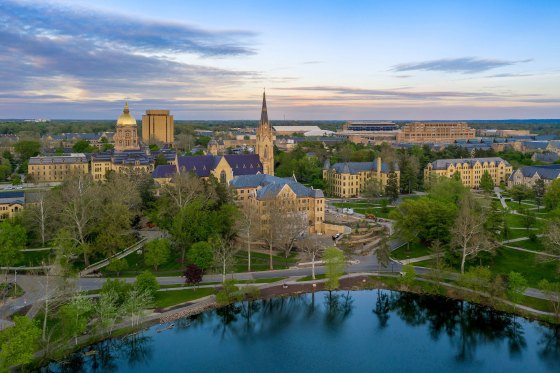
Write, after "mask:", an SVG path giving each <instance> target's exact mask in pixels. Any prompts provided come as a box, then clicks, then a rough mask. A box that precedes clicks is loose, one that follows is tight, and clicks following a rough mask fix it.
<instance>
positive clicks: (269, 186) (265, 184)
mask: <svg viewBox="0 0 560 373" xmlns="http://www.w3.org/2000/svg"><path fill="white" fill-rule="evenodd" d="M230 185H231V186H232V187H233V188H235V189H242V188H257V199H259V200H263V199H273V198H276V196H277V195H278V193H279V192H280V191H281V190H282V188H283V187H284V186H285V185H288V186H289V187H290V188H291V189H292V190H293V191H294V193H295V194H296V195H297V196H298V197H310V198H324V197H325V196H324V194H323V191H322V190H320V189H313V188H308V187H306V186H305V185H303V184H300V183H298V182H297V181H295V180H294V179H293V178H282V177H277V176H272V175H265V174H258V175H244V176H239V177H237V178H235V179H233V180H232V181H231V182H230Z"/></svg>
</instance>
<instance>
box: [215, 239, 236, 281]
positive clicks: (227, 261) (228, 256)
mask: <svg viewBox="0 0 560 373" xmlns="http://www.w3.org/2000/svg"><path fill="white" fill-rule="evenodd" d="M209 242H210V245H212V248H213V249H214V262H215V263H216V266H217V267H218V268H220V270H221V272H222V282H225V281H226V273H227V272H228V271H229V270H230V268H231V266H232V265H233V256H234V254H235V249H234V247H233V245H232V242H231V241H228V240H226V239H224V238H222V237H219V236H212V237H211V238H210V240H209Z"/></svg>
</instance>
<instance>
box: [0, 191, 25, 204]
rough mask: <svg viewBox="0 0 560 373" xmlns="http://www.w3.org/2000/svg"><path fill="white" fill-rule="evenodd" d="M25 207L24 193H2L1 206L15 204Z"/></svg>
mask: <svg viewBox="0 0 560 373" xmlns="http://www.w3.org/2000/svg"><path fill="white" fill-rule="evenodd" d="M15 203H18V204H20V205H23V204H24V203H25V193H24V192H0V204H9V205H12V204H15Z"/></svg>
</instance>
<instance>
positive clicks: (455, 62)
mask: <svg viewBox="0 0 560 373" xmlns="http://www.w3.org/2000/svg"><path fill="white" fill-rule="evenodd" d="M530 61H532V60H531V59H527V60H521V61H506V60H495V59H482V58H475V57H462V58H449V59H439V60H431V61H423V62H411V63H402V64H398V65H395V66H393V67H392V68H391V70H392V71H398V72H401V71H442V72H447V73H461V74H475V73H479V72H483V71H488V70H492V69H496V68H499V67H505V66H511V65H515V64H518V63H526V62H530Z"/></svg>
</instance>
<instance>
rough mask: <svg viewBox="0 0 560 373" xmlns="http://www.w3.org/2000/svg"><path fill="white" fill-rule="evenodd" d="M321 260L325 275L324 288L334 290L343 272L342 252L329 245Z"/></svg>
mask: <svg viewBox="0 0 560 373" xmlns="http://www.w3.org/2000/svg"><path fill="white" fill-rule="evenodd" d="M323 261H324V263H325V267H326V272H325V276H326V278H327V282H326V283H325V288H326V289H328V290H335V289H337V288H338V286H339V280H340V277H341V276H342V275H343V274H344V268H345V267H346V261H345V260H344V253H343V252H342V251H340V250H339V249H337V248H336V247H329V248H327V249H326V250H325V253H324V254H323Z"/></svg>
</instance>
